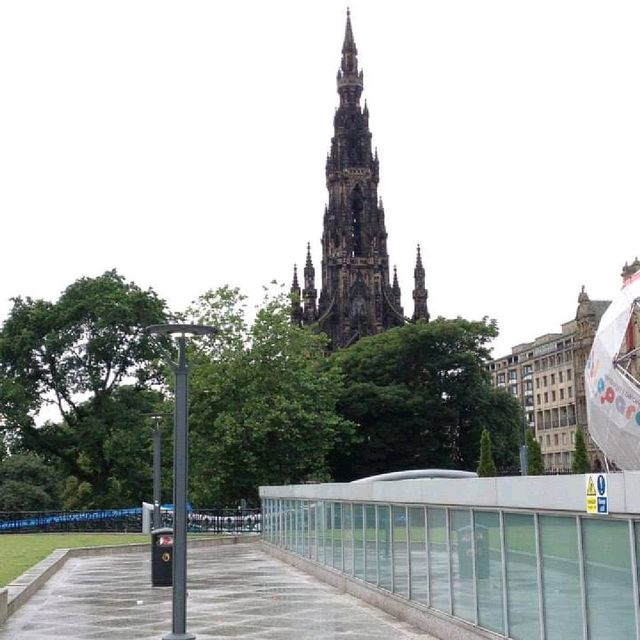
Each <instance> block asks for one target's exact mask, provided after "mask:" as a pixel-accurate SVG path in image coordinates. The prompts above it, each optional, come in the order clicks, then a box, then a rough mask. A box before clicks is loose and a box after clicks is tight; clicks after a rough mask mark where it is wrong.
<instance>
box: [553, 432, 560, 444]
mask: <svg viewBox="0 0 640 640" xmlns="http://www.w3.org/2000/svg"><path fill="white" fill-rule="evenodd" d="M553 444H554V445H556V447H557V446H558V444H559V440H558V434H557V433H554V434H553Z"/></svg>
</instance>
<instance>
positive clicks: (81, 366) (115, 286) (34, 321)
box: [0, 271, 165, 448]
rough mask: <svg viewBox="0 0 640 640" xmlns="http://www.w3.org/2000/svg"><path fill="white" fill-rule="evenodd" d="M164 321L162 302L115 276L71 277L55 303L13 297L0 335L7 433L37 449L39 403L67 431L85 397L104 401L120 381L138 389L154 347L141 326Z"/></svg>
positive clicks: (0, 398) (0, 387)
mask: <svg viewBox="0 0 640 640" xmlns="http://www.w3.org/2000/svg"><path fill="white" fill-rule="evenodd" d="M164 319H165V303H164V301H163V300H161V299H160V298H158V297H157V295H156V294H155V293H154V292H153V291H151V290H149V291H143V290H142V289H140V288H139V287H138V286H137V285H135V284H134V283H127V282H126V281H125V279H124V278H123V277H122V276H120V275H119V274H118V273H116V272H115V271H107V272H106V273H104V274H103V275H101V276H99V277H97V278H81V279H80V280H77V281H76V282H74V283H73V284H71V285H70V286H69V287H67V289H66V290H65V291H64V292H63V293H62V295H61V296H60V298H59V300H58V301H57V302H48V301H45V300H33V299H31V298H24V299H23V298H15V299H14V300H13V308H12V310H11V312H10V314H9V317H8V318H7V320H6V321H5V323H4V325H3V327H2V330H1V331H0V414H1V415H2V416H3V418H4V428H5V430H7V431H8V432H10V433H12V434H13V436H14V437H18V438H19V439H21V440H22V441H23V442H24V444H25V445H26V446H28V447H33V448H37V446H38V443H39V441H41V440H42V439H41V438H40V434H39V432H38V430H36V429H35V420H36V416H37V414H38V412H39V411H40V410H41V409H42V408H43V407H44V406H45V405H48V404H53V405H54V406H55V407H56V408H57V410H58V412H59V415H60V418H61V420H62V422H63V423H64V424H66V425H67V426H70V427H73V426H74V425H75V424H76V423H77V421H78V420H80V419H81V418H82V417H83V415H84V414H85V413H86V401H87V399H89V400H96V401H98V400H99V399H100V398H104V397H108V396H109V395H110V394H111V393H112V392H113V391H114V389H116V388H117V387H118V385H121V384H123V383H125V382H129V383H131V382H135V383H137V384H144V383H145V382H146V381H147V380H148V378H149V376H150V375H151V374H150V372H152V371H153V370H154V369H153V367H152V366H151V365H152V363H154V362H155V361H156V359H157V357H158V348H157V345H156V344H155V343H154V342H153V341H151V340H150V338H149V336H148V335H146V334H145V333H144V330H143V329H144V327H145V326H146V325H149V324H153V323H158V322H163V321H164ZM81 407H82V408H81ZM16 434H17V435H16Z"/></svg>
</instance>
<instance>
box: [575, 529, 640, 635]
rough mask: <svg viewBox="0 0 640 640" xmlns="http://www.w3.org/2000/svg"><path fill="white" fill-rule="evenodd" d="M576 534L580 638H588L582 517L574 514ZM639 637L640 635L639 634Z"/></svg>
mask: <svg viewBox="0 0 640 640" xmlns="http://www.w3.org/2000/svg"><path fill="white" fill-rule="evenodd" d="M575 522H576V535H577V537H578V569H579V571H580V605H581V608H582V640H588V637H589V634H588V624H587V589H586V584H585V570H584V548H583V545H582V518H581V517H580V516H576V519H575ZM639 637H640V636H639Z"/></svg>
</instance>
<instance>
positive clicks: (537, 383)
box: [536, 378, 540, 389]
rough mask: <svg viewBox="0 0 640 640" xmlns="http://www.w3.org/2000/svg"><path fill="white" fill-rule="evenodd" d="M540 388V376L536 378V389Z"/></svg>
mask: <svg viewBox="0 0 640 640" xmlns="http://www.w3.org/2000/svg"><path fill="white" fill-rule="evenodd" d="M539 388H540V378H536V389H539Z"/></svg>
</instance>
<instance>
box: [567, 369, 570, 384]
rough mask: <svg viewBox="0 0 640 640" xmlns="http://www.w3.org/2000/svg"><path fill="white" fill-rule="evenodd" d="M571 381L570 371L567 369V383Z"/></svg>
mask: <svg viewBox="0 0 640 640" xmlns="http://www.w3.org/2000/svg"><path fill="white" fill-rule="evenodd" d="M569 380H571V369H567V382H569Z"/></svg>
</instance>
